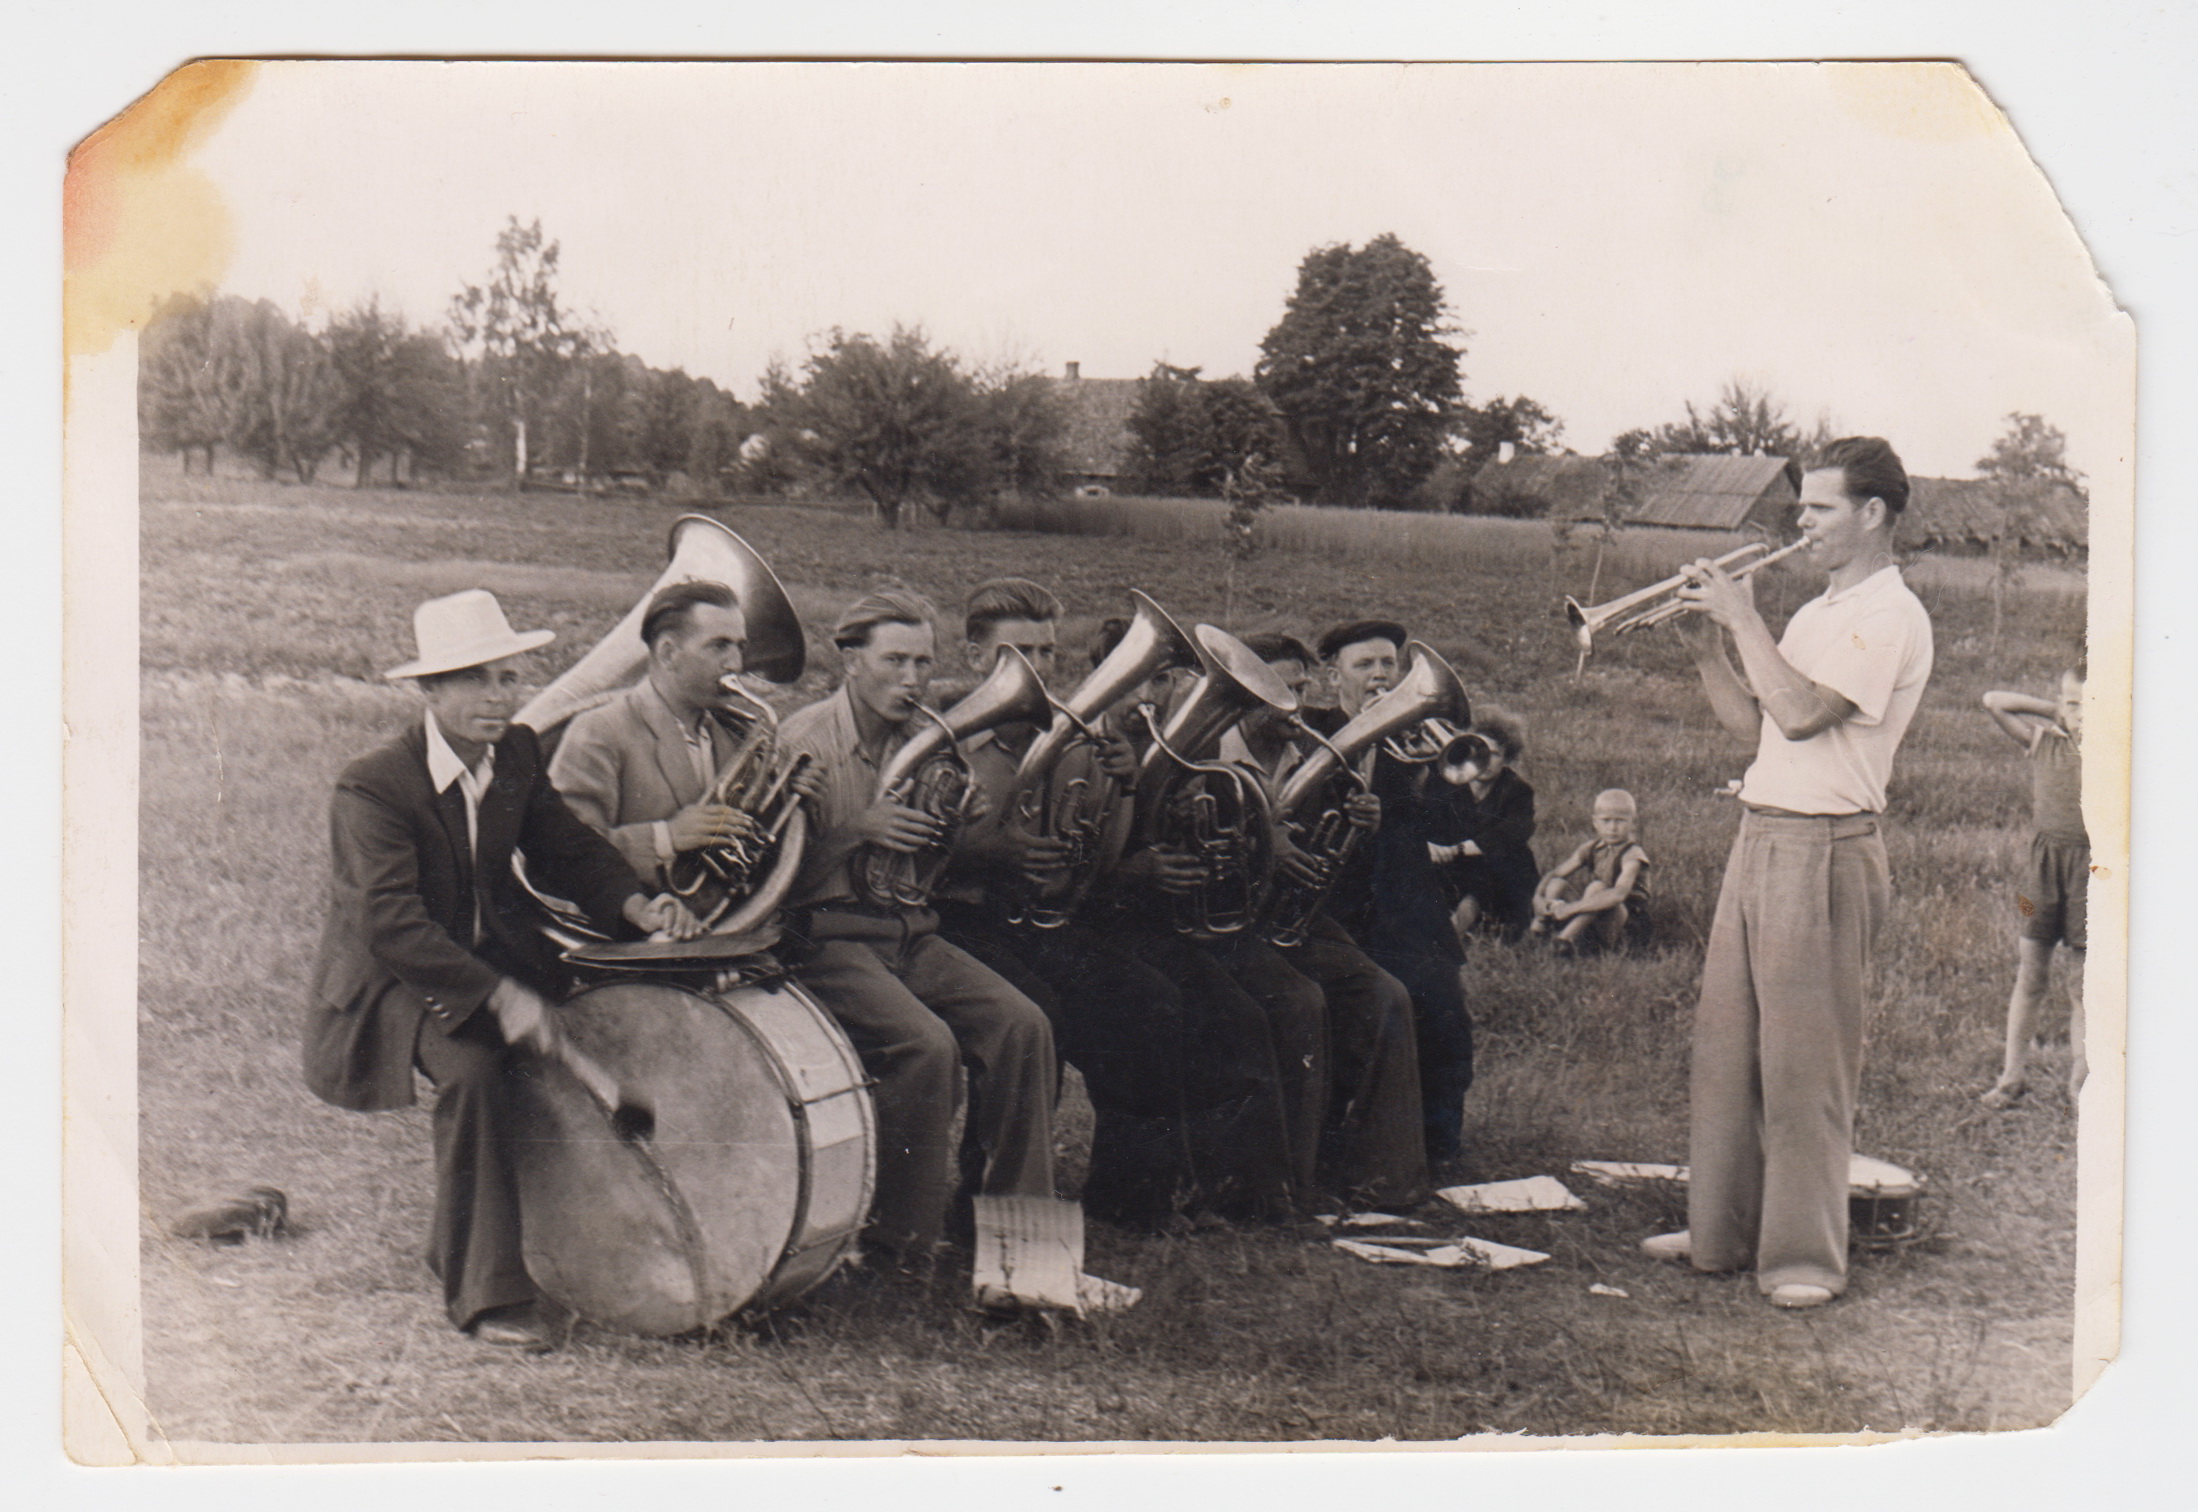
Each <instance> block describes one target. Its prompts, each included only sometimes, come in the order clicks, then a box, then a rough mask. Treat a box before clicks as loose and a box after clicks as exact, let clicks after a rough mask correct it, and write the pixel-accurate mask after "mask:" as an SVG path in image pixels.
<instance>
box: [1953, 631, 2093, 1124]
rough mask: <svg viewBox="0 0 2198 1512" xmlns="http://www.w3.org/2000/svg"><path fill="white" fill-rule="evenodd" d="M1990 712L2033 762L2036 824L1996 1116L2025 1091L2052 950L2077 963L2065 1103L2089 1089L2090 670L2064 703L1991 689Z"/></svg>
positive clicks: (1993, 1094)
mask: <svg viewBox="0 0 2198 1512" xmlns="http://www.w3.org/2000/svg"><path fill="white" fill-rule="evenodd" d="M1984 707H1985V709H1986V711H1987V712H1989V713H1990V714H1991V716H1992V718H1993V719H1994V720H1995V721H1997V723H1998V724H1999V727H2000V728H2001V729H2003V730H2005V731H2006V732H2007V733H2008V734H2009V735H2010V736H2011V737H2013V738H2014V739H2016V740H2019V741H2021V742H2022V744H2023V746H2024V748H2025V749H2026V750H2027V751H2028V752H2029V754H2030V817H2031V824H2032V827H2033V828H2034V829H2035V831H2036V833H2035V834H2034V835H2032V837H2031V840H2030V860H2029V866H2028V869H2027V870H2026V871H2025V873H2024V875H2023V884H2022V891H2021V892H2019V893H2018V894H2016V897H2015V904H2016V907H2017V908H2019V909H2020V910H2021V911H2022V932H2021V936H2020V938H2018V939H2017V941H2016V948H2017V949H2018V950H2019V951H2020V952H2021V954H2020V955H2019V956H2018V958H2017V960H2016V964H2015V993H2014V996H2013V997H2011V998H2010V999H2008V1003H2007V1052H2006V1055H2005V1057H2004V1059H2003V1060H2002V1062H2001V1066H2000V1079H1999V1080H1998V1081H1997V1082H1994V1083H1993V1084H1992V1086H1991V1088H1990V1090H1988V1091H1986V1092H1985V1093H1984V1095H1983V1096H1982V1097H1980V1098H1978V1099H1977V1100H1978V1101H1979V1102H1981V1103H1983V1104H1984V1105H1985V1106H1986V1107H1987V1108H1991V1109H1993V1110H1994V1111H1998V1110H1999V1109H2002V1108H2008V1107H2012V1106H2013V1105H2014V1103H2015V1101H2016V1099H2018V1098H2020V1097H2021V1096H2022V1095H2023V1092H2024V1091H2025V1090H2026V1083H2025V1068H2024V1062H2025V1061H2026V1060H2027V1059H2028V1057H2029V1053H2030V1036H2031V1035H2032V1034H2033V1033H2034V1032H2035V1031H2036V1029H2037V1024H2038V1009H2039V1007H2040V1006H2041V1005H2042V1004H2043V1003H2044V1001H2045V989H2046V984H2047V982H2048V981H2049V980H2050V977H2051V973H2052V969H2053V947H2054V946H2056V945H2066V946H2067V947H2068V952H2069V954H2070V955H2071V956H2072V957H2074V961H2073V966H2074V973H2073V975H2071V976H2070V977H2069V979H2068V1045H2069V1051H2070V1055H2071V1064H2070V1066H2069V1071H2068V1096H2069V1101H2070V1102H2071V1103H2073V1102H2074V1101H2075V1099H2076V1094H2077V1093H2079V1092H2081V1091H2082V1090H2083V1084H2084V1075H2085V1072H2086V1069H2087V1067H2086V1065H2085V1061H2084V922H2085V920H2084V915H2085V912H2086V909H2085V902H2086V898H2087V896H2088V893H2089V884H2090V880H2091V837H2090V835H2089V834H2088V833H2087V832H2086V831H2085V829H2084V811H2083V786H2084V777H2083V754H2082V749H2081V743H2082V740H2083V718H2084V666H2083V663H2082V662H2081V661H2078V662H2077V664H2076V665H2075V666H2074V667H2072V668H2070V669H2069V670H2068V671H2066V672H2064V673H2062V674H2061V696H2060V700H2059V702H2057V703H2056V702H2054V701H2053V700H2050V699H2044V698H2034V697H2032V696H2031V695H2029V694H2027V693H2008V692H2000V691H1994V692H1991V693H1987V694H1985V695H1984Z"/></svg>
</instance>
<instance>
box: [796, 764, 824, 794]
mask: <svg viewBox="0 0 2198 1512" xmlns="http://www.w3.org/2000/svg"><path fill="white" fill-rule="evenodd" d="M793 788H794V796H795V797H796V798H797V799H799V800H801V801H802V802H804V803H821V802H823V801H824V773H823V772H822V771H821V770H819V769H818V767H817V764H816V763H815V762H813V761H812V762H810V763H809V764H808V765H807V766H805V767H803V768H802V769H801V771H800V772H798V773H796V774H795V777H794V782H793Z"/></svg>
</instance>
